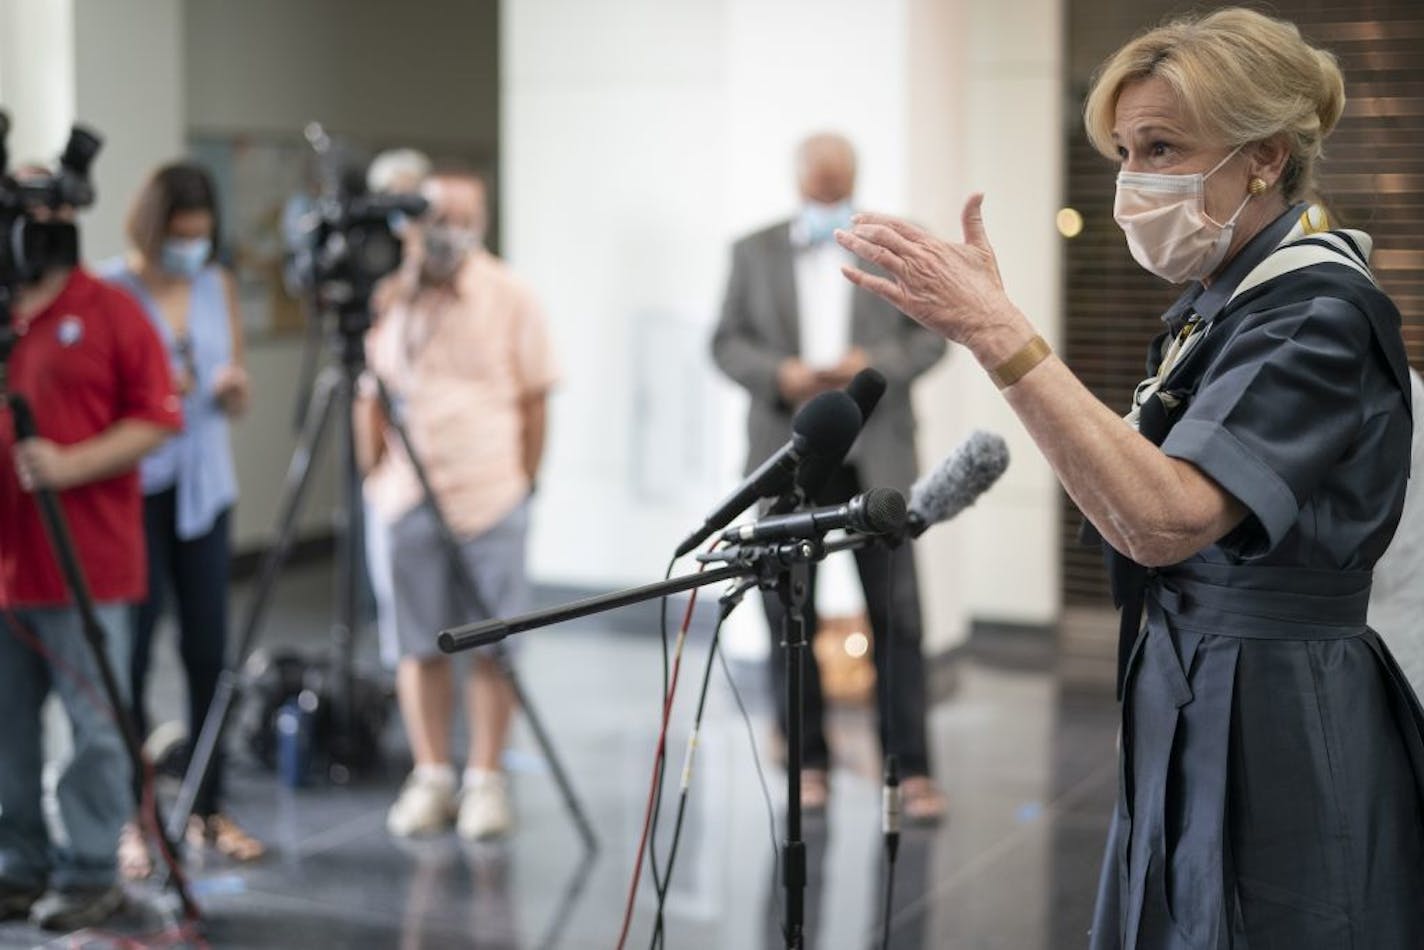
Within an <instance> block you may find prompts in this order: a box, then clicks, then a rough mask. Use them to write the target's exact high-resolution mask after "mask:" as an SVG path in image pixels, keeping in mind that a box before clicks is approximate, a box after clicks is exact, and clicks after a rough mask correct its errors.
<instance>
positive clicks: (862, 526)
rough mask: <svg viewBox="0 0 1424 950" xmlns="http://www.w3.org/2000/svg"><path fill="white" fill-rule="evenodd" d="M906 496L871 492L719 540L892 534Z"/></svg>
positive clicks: (892, 491) (766, 520)
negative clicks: (840, 533)
mask: <svg viewBox="0 0 1424 950" xmlns="http://www.w3.org/2000/svg"><path fill="white" fill-rule="evenodd" d="M905 515H906V508H905V496H904V495H902V494H900V493H899V492H897V491H896V490H895V489H893V488H872V489H870V490H869V491H867V492H862V493H861V494H859V495H856V496H855V497H854V498H852V499H851V500H850V501H848V502H846V503H845V504H843V505H827V506H826V507H824V508H812V509H811V510H810V511H797V512H793V513H792V514H788V515H773V516H772V517H770V518H763V519H761V520H760V521H756V522H753V523H752V524H747V525H741V526H739V527H736V528H728V529H727V530H726V531H724V532H722V540H723V541H727V542H729V543H733V544H738V543H740V544H746V543H752V542H758V541H795V540H800V539H802V538H819V537H820V536H821V535H823V534H825V533H826V532H827V531H834V530H836V529H837V528H845V529H846V530H848V531H855V532H857V533H860V534H892V533H894V532H896V531H899V530H901V529H903V528H904V527H905Z"/></svg>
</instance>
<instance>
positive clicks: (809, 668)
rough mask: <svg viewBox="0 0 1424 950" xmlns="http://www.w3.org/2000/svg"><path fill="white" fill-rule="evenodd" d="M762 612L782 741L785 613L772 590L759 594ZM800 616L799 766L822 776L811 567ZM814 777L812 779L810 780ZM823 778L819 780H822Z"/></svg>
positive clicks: (827, 755) (826, 755)
mask: <svg viewBox="0 0 1424 950" xmlns="http://www.w3.org/2000/svg"><path fill="white" fill-rule="evenodd" d="M761 600H762V609H763V610H764V611H765V613H766V626H767V632H768V634H769V636H770V637H771V662H770V665H769V670H768V671H769V673H770V681H769V685H770V687H771V695H772V697H773V698H774V702H773V704H772V705H773V706H774V708H775V709H776V726H777V730H778V731H779V732H780V734H781V737H782V739H783V740H784V739H785V738H786V719H787V702H788V699H787V696H786V653H787V651H786V647H785V646H784V643H783V640H782V633H783V631H782V629H781V621H782V618H783V617H784V616H785V615H786V611H785V610H784V609H783V608H782V606H781V601H780V600H779V599H778V598H777V596H776V592H775V591H762V598H761ZM801 616H802V618H803V620H804V623H805V629H806V649H805V650H804V651H803V652H802V655H803V656H804V657H805V660H804V666H803V669H804V675H803V677H802V679H803V690H802V704H801V709H802V731H801V755H802V763H801V764H802V767H803V768H805V769H807V770H815V771H819V772H822V773H824V772H825V771H826V770H828V769H829V768H830V765H831V750H830V746H829V745H827V743H826V731H825V698H824V697H823V695H822V693H821V668H820V666H819V665H817V663H816V651H815V650H813V649H811V644H812V642H813V641H814V639H815V636H816V625H817V624H818V623H819V618H818V617H817V615H816V569H815V567H814V566H813V567H812V568H811V583H810V585H809V587H808V588H807V591H806V606H805V607H804V608H803V610H802V613H801ZM813 778H814V777H813ZM823 779H824V776H822V777H821V779H820V780H822V781H823Z"/></svg>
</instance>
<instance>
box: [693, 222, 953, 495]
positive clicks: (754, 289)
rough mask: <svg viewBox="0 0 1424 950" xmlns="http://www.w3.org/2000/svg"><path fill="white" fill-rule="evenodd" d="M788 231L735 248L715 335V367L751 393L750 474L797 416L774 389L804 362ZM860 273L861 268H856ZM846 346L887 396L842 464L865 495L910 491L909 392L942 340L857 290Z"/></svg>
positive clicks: (940, 350)
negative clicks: (791, 364)
mask: <svg viewBox="0 0 1424 950" xmlns="http://www.w3.org/2000/svg"><path fill="white" fill-rule="evenodd" d="M795 253H796V251H795V249H794V248H793V247H792V245H791V222H789V221H782V222H780V223H779V224H774V225H772V226H771V227H769V228H765V229H763V230H761V231H757V232H756V233H754V234H751V235H749V236H747V237H745V238H742V239H741V240H740V241H738V242H737V243H736V244H735V245H733V247H732V274H731V277H730V278H729V280H728V283H727V296H726V298H725V300H724V301H723V303H722V316H721V319H720V320H719V321H718V324H717V330H716V332H715V333H714V334H713V336H712V358H713V359H714V360H715V361H716V363H717V365H718V367H720V368H721V370H722V372H724V373H726V374H727V375H728V376H730V377H731V378H732V379H734V380H736V381H737V382H738V383H740V384H741V385H742V386H743V387H745V388H746V390H747V391H748V392H749V393H750V394H751V397H752V399H751V411H750V413H748V417H747V446H748V455H747V471H751V470H752V469H753V468H755V467H756V466H757V465H759V464H761V462H762V460H763V459H765V458H766V457H767V456H768V455H770V454H771V453H773V452H775V451H776V450H777V449H778V448H780V447H781V446H782V445H784V444H785V442H786V440H787V439H789V438H790V437H791V416H792V414H793V413H794V411H795V407H794V406H791V405H789V404H788V403H787V402H786V400H785V399H783V398H782V396H781V392H780V390H779V389H778V387H777V383H776V369H777V367H778V366H780V365H781V361H782V360H784V359H787V358H788V357H793V356H797V355H799V353H800V349H801V347H800V311H799V310H798V309H797V301H796V272H795V266H794V263H793V261H794V255H795ZM859 264H860V266H861V267H863V268H865V267H867V266H868V265H867V264H866V262H864V261H861V262H859ZM850 338H851V344H852V345H853V346H859V347H862V348H863V349H864V350H865V352H866V353H867V354H868V356H869V359H870V365H871V366H872V367H874V368H875V369H877V370H879V371H880V372H881V373H883V374H884V375H885V379H886V382H887V383H888V386H887V388H886V390H885V396H884V398H882V399H881V400H880V404H879V405H878V406H877V407H876V408H875V412H874V413H873V414H872V415H871V417H870V419H869V420H868V421H867V422H866V425H865V428H864V429H862V430H861V433H860V437H859V438H858V439H857V440H856V443H855V446H854V447H853V448H852V449H851V453H850V455H849V456H848V457H847V462H848V463H849V464H852V465H854V466H855V467H856V471H857V473H858V474H859V476H860V480H861V485H862V487H864V488H870V487H884V488H894V489H897V490H899V491H906V490H908V489H909V487H910V483H911V482H913V481H914V480H915V473H916V471H917V463H916V459H915V417H914V412H913V410H912V409H911V407H910V383H911V382H913V381H914V379H915V377H917V376H919V375H920V374H921V373H923V372H924V371H925V370H927V369H929V368H930V367H931V366H933V365H934V364H935V363H937V362H938V361H939V359H940V358H941V357H942V356H943V355H944V351H945V341H944V339H943V338H942V337H940V336H939V335H938V334H936V333H934V332H932V331H929V330H926V329H924V328H923V327H921V326H920V325H919V324H918V323H916V322H915V321H913V320H911V319H910V318H909V317H907V316H905V315H904V314H902V313H901V312H900V311H898V310H896V309H895V308H894V307H893V306H891V305H890V304H889V303H886V302H885V301H884V300H882V299H881V298H879V297H877V296H875V295H874V294H872V293H870V292H869V291H866V290H862V289H861V288H859V287H855V288H853V290H852V298H851V327H850Z"/></svg>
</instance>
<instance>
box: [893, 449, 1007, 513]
mask: <svg viewBox="0 0 1424 950" xmlns="http://www.w3.org/2000/svg"><path fill="white" fill-rule="evenodd" d="M1008 467H1009V447H1008V445H1007V444H1005V442H1004V440H1003V438H1002V437H1001V436H998V435H995V434H994V433H992V432H983V431H978V430H976V431H975V432H973V433H971V434H970V436H969V438H967V439H965V440H964V441H963V442H961V443H960V444H959V447H958V448H956V449H955V450H954V451H953V452H951V453H950V454H949V455H948V457H946V458H945V460H944V461H943V462H941V463H940V464H939V465H938V466H936V467H935V468H934V469H932V470H931V471H929V472H927V473H926V474H925V475H923V476H921V477H920V480H919V481H917V482H915V484H914V486H913V487H912V488H911V489H910V519H911V523H912V526H913V527H912V533H913V534H914V535H916V536H918V535H919V534H920V533H922V532H923V531H924V530H925V529H926V528H928V527H929V526H930V525H933V524H938V523H940V522H941V521H948V520H949V519H950V518H953V517H954V516H955V515H957V514H959V513H960V512H961V511H963V510H964V509H965V508H968V507H969V506H970V505H972V504H974V502H975V501H976V500H977V499H978V498H979V496H980V495H982V494H984V492H986V491H988V489H989V486H991V485H993V484H994V482H996V481H998V479H999V476H1000V475H1002V474H1004V470H1005V469H1006V468H1008Z"/></svg>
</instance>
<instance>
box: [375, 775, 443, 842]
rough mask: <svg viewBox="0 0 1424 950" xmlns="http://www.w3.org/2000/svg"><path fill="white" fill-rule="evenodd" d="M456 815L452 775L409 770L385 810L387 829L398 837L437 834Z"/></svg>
mask: <svg viewBox="0 0 1424 950" xmlns="http://www.w3.org/2000/svg"><path fill="white" fill-rule="evenodd" d="M454 817H455V777H454V776H453V775H451V776H449V777H445V776H432V775H421V774H419V773H417V772H412V773H410V777H409V778H407V779H406V780H405V784H404V785H402V786H401V792H400V795H399V797H397V798H396V800H395V803H394V804H392V805H391V810H390V811H388V812H387V813H386V830H387V831H389V832H390V833H391V834H393V835H396V836H397V837H400V838H409V837H411V836H413V835H431V834H439V833H440V832H442V831H444V830H445V829H446V828H448V827H450V822H451V820H452V819H454Z"/></svg>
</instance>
